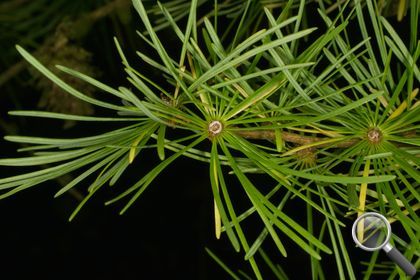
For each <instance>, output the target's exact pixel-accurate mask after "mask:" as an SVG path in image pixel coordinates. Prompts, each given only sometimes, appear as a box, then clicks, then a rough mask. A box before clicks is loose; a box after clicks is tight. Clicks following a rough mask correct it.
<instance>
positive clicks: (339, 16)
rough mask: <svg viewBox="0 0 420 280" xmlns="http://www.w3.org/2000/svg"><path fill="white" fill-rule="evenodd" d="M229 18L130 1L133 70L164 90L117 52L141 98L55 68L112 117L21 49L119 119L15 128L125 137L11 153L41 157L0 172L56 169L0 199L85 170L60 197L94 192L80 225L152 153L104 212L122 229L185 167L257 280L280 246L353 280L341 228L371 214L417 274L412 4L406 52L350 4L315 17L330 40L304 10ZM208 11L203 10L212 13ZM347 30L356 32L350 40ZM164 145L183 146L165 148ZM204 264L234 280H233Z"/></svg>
mask: <svg viewBox="0 0 420 280" xmlns="http://www.w3.org/2000/svg"><path fill="white" fill-rule="evenodd" d="M230 2H231V1H217V0H215V1H213V2H212V1H199V0H193V1H180V0H177V1H169V2H168V3H166V4H157V5H156V6H154V7H153V8H151V9H150V10H148V9H146V8H145V6H144V5H143V2H142V1H140V0H134V1H133V5H134V8H135V9H136V11H137V13H138V14H139V18H140V19H141V20H142V22H143V24H144V26H145V30H146V31H145V32H143V33H141V32H139V33H138V34H139V36H140V37H141V38H142V39H143V40H144V42H145V43H146V44H148V45H149V46H150V47H151V48H152V49H153V50H154V51H155V53H156V55H155V56H153V55H148V54H146V53H142V52H138V56H139V58H140V59H141V60H142V61H143V62H145V63H147V64H149V65H150V67H153V68H156V69H157V70H158V71H159V72H160V73H161V75H162V76H164V77H165V81H162V79H160V80H159V82H157V81H154V78H153V77H149V76H148V71H147V70H144V71H138V70H136V69H135V68H134V67H132V66H131V65H130V64H129V62H128V60H127V58H126V57H125V55H124V53H123V50H122V48H121V46H120V45H119V44H118V42H117V40H115V41H116V46H117V50H118V52H119V54H120V56H121V59H122V64H123V66H124V69H125V71H126V73H127V75H128V81H129V82H130V83H131V87H132V88H133V89H135V91H134V90H132V89H129V88H127V87H119V88H117V89H115V88H111V87H109V86H107V85H105V84H104V83H102V82H99V81H98V80H95V79H93V78H92V77H90V76H87V75H85V74H82V73H80V72H77V71H75V70H71V69H69V68H66V67H63V66H59V67H58V69H59V70H61V71H62V72H64V73H67V74H69V75H71V76H73V77H75V78H78V79H80V80H82V81H84V82H86V83H87V84H90V85H92V86H95V87H97V88H98V90H100V91H102V92H103V93H107V94H109V95H112V96H114V97H117V98H118V99H119V100H121V103H119V102H117V103H111V102H110V101H102V100H100V99H97V98H96V97H92V96H90V95H88V94H85V93H82V92H80V91H78V90H76V89H75V88H74V87H72V86H71V85H69V84H68V83H66V82H65V81H63V79H62V78H60V77H59V76H58V75H57V74H55V72H54V71H51V70H49V69H47V67H45V66H43V65H42V64H41V63H40V62H39V61H38V60H37V59H36V58H35V57H34V56H32V55H31V54H30V53H28V52H27V51H25V50H24V49H23V48H21V47H19V46H18V47H17V49H18V51H19V53H20V54H21V55H22V56H23V57H24V58H25V59H26V60H27V61H28V62H29V63H30V64H32V66H34V67H35V68H36V69H37V70H38V71H40V72H41V73H42V74H43V75H45V76H46V77H47V78H48V79H50V80H51V81H53V82H54V83H55V85H56V86H57V87H59V88H61V89H62V90H65V91H66V92H67V93H69V94H71V95H73V96H75V97H77V98H79V99H81V100H83V101H85V102H87V103H89V104H91V105H94V106H99V107H103V108H106V109H109V110H110V111H112V112H113V113H114V114H113V115H112V116H111V117H98V116H95V117H93V116H78V115H70V114H60V113H49V112H38V111H14V112H11V114H13V115H19V116H30V117H42V118H58V119H63V120H72V121H73V120H77V121H92V122H96V121H105V122H110V121H115V122H122V123H125V126H121V128H119V129H115V130H112V131H109V132H106V133H103V134H100V135H96V136H88V137H84V138H78V139H54V138H42V137H25V136H8V137H6V139H7V140H9V141H13V142H18V143H25V144H29V145H32V146H31V147H27V148H25V151H33V153H34V155H33V156H30V157H26V158H16V159H1V160H0V165H7V166H35V165H44V164H51V163H53V164H54V166H53V167H49V168H47V169H43V170H39V171H33V172H29V173H26V174H22V175H17V176H13V177H8V178H3V179H0V189H1V190H2V191H3V193H2V195H1V196H0V198H5V197H8V196H11V195H13V194H15V193H16V192H18V191H21V190H24V189H27V188H31V187H34V186H36V185H39V184H41V183H43V182H45V181H48V180H51V179H54V178H57V177H59V176H61V175H63V174H67V173H69V172H73V171H76V170H81V173H80V175H78V176H77V177H75V178H74V179H73V181H71V182H70V183H68V184H67V185H66V186H64V187H63V188H62V189H60V190H59V191H58V192H57V196H59V195H62V194H63V193H65V192H66V191H68V190H70V189H71V188H73V187H75V186H76V185H77V184H79V183H80V182H82V181H84V180H87V179H88V178H89V177H90V179H91V181H90V182H91V184H90V186H89V187H88V193H89V194H88V195H87V196H86V198H85V199H84V200H83V201H82V203H81V204H80V206H79V207H78V208H77V209H76V210H75V211H74V213H73V214H72V215H71V217H70V219H73V218H74V216H75V214H76V213H77V212H78V211H80V209H81V208H82V206H83V205H84V204H85V203H86V202H87V200H88V199H89V198H91V196H93V195H94V194H95V193H96V192H97V191H99V190H100V189H101V188H102V187H104V186H105V185H106V184H109V185H114V184H115V183H116V182H117V181H118V179H119V178H120V177H121V176H123V173H124V171H125V170H126V169H127V168H128V167H129V166H130V163H132V162H133V161H134V160H137V158H139V155H140V154H141V152H142V151H143V150H145V149H156V150H157V153H156V154H157V155H158V158H159V159H160V163H159V164H157V165H156V166H154V167H153V168H151V169H150V170H149V171H148V172H147V173H146V175H145V176H143V177H142V178H140V179H138V181H137V182H136V183H134V184H133V185H132V186H130V187H128V188H127V189H124V190H122V191H121V193H120V194H119V195H118V196H117V197H115V198H114V199H112V200H110V201H108V202H107V203H106V204H111V203H114V202H117V201H120V200H125V201H126V205H125V206H124V207H123V208H122V210H121V213H124V212H125V211H126V210H127V209H128V208H129V207H130V206H131V205H132V204H133V203H134V202H135V201H136V200H137V199H138V198H139V197H140V196H141V194H142V193H143V192H144V191H145V190H146V189H147V188H148V187H149V186H150V185H151V184H152V182H153V180H154V179H155V178H156V177H157V176H158V175H159V174H160V173H161V172H162V171H163V170H165V169H166V168H167V167H168V166H169V165H170V164H172V163H173V162H175V161H176V159H178V158H179V157H181V156H186V157H190V158H192V159H195V160H198V161H201V162H204V163H207V164H208V166H209V180H210V183H211V187H212V191H213V196H214V205H215V209H214V213H215V235H216V236H217V237H218V238H219V237H220V236H221V234H224V233H226V236H227V238H228V239H229V240H230V242H231V244H232V247H233V248H234V249H235V250H236V251H241V252H242V254H243V256H244V257H245V259H246V260H247V261H248V262H249V264H250V266H251V267H252V271H253V273H254V276H253V277H256V278H257V279H262V278H263V275H262V274H261V264H265V265H266V266H268V267H269V268H270V270H271V272H272V273H273V275H275V276H277V278H278V279H287V276H286V275H285V273H284V271H283V269H282V268H281V267H279V266H278V265H276V264H275V263H274V262H273V261H271V260H270V259H269V257H268V255H267V254H266V253H265V252H264V250H263V247H264V246H272V245H273V244H274V246H276V248H277V249H278V251H279V253H280V254H281V255H283V256H285V257H286V256H287V254H288V251H289V250H295V248H290V247H287V246H285V242H284V239H286V238H288V239H290V240H291V241H292V242H293V243H294V244H295V245H296V248H299V249H300V250H303V251H305V252H306V253H307V254H308V256H309V258H310V264H311V269H312V276H313V279H326V278H325V274H326V272H325V271H324V270H325V268H326V266H325V265H326V264H324V263H323V262H322V257H323V256H325V255H327V254H333V255H334V258H335V261H336V268H335V269H336V271H337V273H338V275H339V278H340V279H357V274H356V273H355V271H354V269H353V264H352V262H351V260H350V257H349V252H348V248H350V246H354V245H353V244H352V243H351V242H350V241H347V240H344V237H343V232H344V231H346V230H348V229H347V228H345V227H344V225H345V222H346V220H347V219H348V218H350V219H354V218H355V215H356V214H357V213H361V212H364V211H368V210H369V211H377V212H380V213H383V214H384V215H386V216H387V217H388V218H389V219H390V221H391V222H395V223H400V224H401V226H402V228H403V229H404V232H405V234H406V236H407V237H408V239H409V240H405V241H403V240H402V239H399V238H394V241H395V243H396V245H397V246H398V247H399V248H401V250H402V251H403V252H404V254H405V255H406V257H407V258H408V259H410V260H412V261H413V262H415V261H417V266H418V264H419V261H418V259H419V254H420V251H419V249H420V244H419V234H420V226H419V225H420V218H419V216H418V215H417V212H418V209H419V205H420V194H419V182H420V172H419V150H418V146H419V145H420V138H419V137H418V128H419V118H420V114H419V113H420V106H419V101H418V98H417V97H416V95H417V93H418V86H419V82H420V71H419V68H418V66H417V65H418V62H417V61H418V58H419V56H420V42H419V41H418V38H417V28H418V23H419V17H418V13H419V10H420V4H419V3H418V1H415V0H412V1H410V12H409V15H408V17H409V22H410V26H411V27H412V29H413V30H414V31H412V32H410V33H409V39H408V43H407V42H405V41H403V40H402V39H401V38H400V36H399V35H398V32H396V30H395V29H394V28H393V27H392V25H391V24H390V23H389V22H388V20H387V19H385V18H384V17H382V16H381V15H380V14H379V8H378V6H377V4H376V2H374V1H371V0H367V1H354V2H353V1H351V3H350V1H346V2H344V1H343V3H341V4H338V6H337V9H336V12H335V15H334V17H333V18H330V16H329V15H327V9H328V5H327V3H328V1H324V2H325V3H324V2H322V1H319V2H320V3H319V9H318V15H313V16H319V17H320V18H321V19H322V20H323V23H324V25H323V26H318V27H317V28H313V27H308V26H307V20H306V17H305V15H306V14H307V13H308V12H309V11H308V10H306V9H305V3H306V1H292V0H290V1H245V2H243V1H239V2H240V3H239V2H238V1H233V2H232V3H230ZM209 3H211V4H212V8H211V10H206V9H208V4H209ZM241 3H243V4H241ZM306 4H307V3H306ZM311 12H314V11H312V10H311ZM151 14H153V15H154V19H153V20H154V21H153V20H152V19H150V15H151ZM203 15H205V16H204V17H202V16H203ZM350 24H356V26H357V27H356V28H354V27H352V29H350V27H349V25H350ZM225 26H226V27H225ZM164 28H167V29H170V30H171V31H172V32H173V33H174V34H175V36H176V38H177V39H178V45H177V46H176V48H175V51H177V53H176V54H174V47H173V45H172V44H173V42H171V43H167V42H166V41H165V37H164V36H160V33H159V32H158V31H159V30H161V29H164ZM350 32H351V33H350ZM353 37H359V38H360V39H358V40H355V39H354V38H353ZM169 129H173V130H175V131H182V133H179V134H176V133H175V136H171V137H169V136H168V133H167V132H168V130H169ZM171 135H172V134H171ZM177 135H178V136H177ZM206 143H207V144H206ZM139 160H141V159H139ZM226 176H234V177H235V178H236V181H237V184H238V186H240V187H241V190H242V191H243V193H244V194H246V197H248V199H249V204H248V209H247V210H246V211H243V212H241V211H239V210H238V208H237V207H236V206H235V205H236V204H237V197H235V196H234V195H232V193H233V191H232V189H233V188H237V186H233V185H230V184H228V183H227V180H226V179H225V178H226ZM260 178H264V180H260ZM261 181H263V182H264V184H261V183H260V182H261ZM297 201H299V202H297ZM292 203H293V206H291V205H290V204H292ZM295 211H306V213H307V221H306V223H304V224H302V223H299V222H298V221H296V220H295V219H294V216H295V215H294V212H295ZM250 216H258V218H259V220H260V221H261V225H260V227H261V232H260V234H259V235H258V236H257V237H256V238H255V237H252V236H250V235H249V234H248V232H247V226H248V224H247V223H246V221H247V219H248V218H249V217H250ZM257 252H258V254H257ZM208 253H209V254H210V255H211V257H212V258H214V259H215V260H216V261H217V262H218V263H220V264H221V265H222V267H223V268H224V269H225V270H226V271H227V272H228V273H229V274H230V275H231V277H233V278H234V279H240V276H238V275H237V274H235V272H233V271H232V270H231V269H229V268H228V267H227V266H225V265H224V264H223V262H222V261H221V260H220V259H219V258H218V257H217V256H216V255H215V254H213V253H212V252H211V251H209V250H208ZM376 257H377V255H376V254H374V255H372V262H371V263H370V264H369V266H368V268H367V271H366V274H365V276H364V277H365V279H368V278H369V277H370V276H371V275H374V273H375V272H378V270H381V269H382V268H381V267H380V265H379V266H374V265H373V264H374V263H375V258H376ZM328 269H332V268H331V267H329V268H328ZM387 269H390V270H391V271H392V272H391V278H392V277H393V278H396V277H398V278H399V279H400V278H401V279H402V278H404V277H405V276H404V275H403V273H402V271H400V270H399V269H396V268H395V267H389V266H387ZM242 274H243V272H242V273H241V275H242ZM242 276H243V275H242ZM244 277H245V276H244ZM247 277H250V276H247ZM251 278H252V277H251Z"/></svg>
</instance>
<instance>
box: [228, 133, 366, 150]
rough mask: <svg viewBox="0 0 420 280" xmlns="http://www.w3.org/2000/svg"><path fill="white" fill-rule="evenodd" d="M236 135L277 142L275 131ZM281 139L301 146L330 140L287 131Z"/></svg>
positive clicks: (347, 143) (350, 142)
mask: <svg viewBox="0 0 420 280" xmlns="http://www.w3.org/2000/svg"><path fill="white" fill-rule="evenodd" d="M235 133H236V134H237V135H239V136H242V137H244V138H247V139H263V140H270V141H275V139H276V135H275V132H274V130H237V131H235ZM281 137H282V139H283V140H284V141H286V142H291V143H294V144H299V145H308V144H313V143H317V142H321V141H325V140H327V139H328V138H321V137H312V136H304V135H300V134H296V133H291V132H286V131H282V132H281ZM359 141H360V140H359V139H356V138H353V139H349V140H345V141H341V142H339V143H336V144H334V147H336V148H347V147H351V146H353V145H354V144H356V143H357V142H359ZM330 145H331V144H319V145H317V146H318V147H326V146H330Z"/></svg>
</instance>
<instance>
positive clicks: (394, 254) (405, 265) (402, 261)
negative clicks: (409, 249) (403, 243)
mask: <svg viewBox="0 0 420 280" xmlns="http://www.w3.org/2000/svg"><path fill="white" fill-rule="evenodd" d="M386 254H387V255H388V257H389V258H390V259H391V260H393V261H394V262H395V263H396V264H397V265H398V266H399V267H401V269H402V270H404V272H405V273H406V274H407V275H409V276H414V275H415V274H416V272H417V270H416V268H415V267H414V265H412V264H411V263H410V262H409V261H408V260H407V259H406V258H405V257H404V255H403V254H401V252H400V251H398V250H397V249H396V248H392V249H391V250H390V251H387V252H386Z"/></svg>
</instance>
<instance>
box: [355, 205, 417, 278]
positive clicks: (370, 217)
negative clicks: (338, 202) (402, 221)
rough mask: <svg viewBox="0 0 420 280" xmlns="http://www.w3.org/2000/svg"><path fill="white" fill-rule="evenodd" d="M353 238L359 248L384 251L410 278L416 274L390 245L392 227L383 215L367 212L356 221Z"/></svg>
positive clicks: (402, 256) (408, 263)
mask: <svg viewBox="0 0 420 280" xmlns="http://www.w3.org/2000/svg"><path fill="white" fill-rule="evenodd" d="M352 236H353V240H354V242H355V243H356V244H357V246H358V247H360V248H362V249H363V250H366V251H376V250H380V249H382V250H384V251H385V253H386V254H387V256H388V257H389V258H390V259H391V260H392V261H394V262H395V263H396V264H397V265H398V266H399V267H401V269H402V270H404V272H405V273H406V274H407V275H409V276H414V275H415V274H416V268H415V267H414V265H412V264H411V263H410V262H409V261H408V260H407V259H406V258H405V257H404V255H403V254H401V252H400V251H398V250H397V249H396V248H394V247H392V245H391V244H389V240H390V239H391V225H390V224H389V222H388V220H387V219H386V218H385V217H384V216H383V215H381V214H378V213H375V212H367V213H364V214H363V215H361V216H360V217H358V218H357V219H356V221H354V223H353V227H352Z"/></svg>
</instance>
